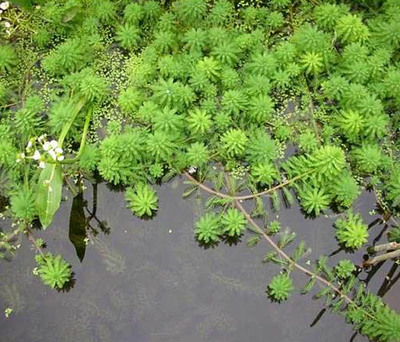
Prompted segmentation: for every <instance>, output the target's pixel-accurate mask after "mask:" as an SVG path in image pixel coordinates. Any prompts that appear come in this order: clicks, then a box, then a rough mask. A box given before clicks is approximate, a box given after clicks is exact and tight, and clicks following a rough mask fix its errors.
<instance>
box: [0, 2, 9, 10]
mask: <svg viewBox="0 0 400 342" xmlns="http://www.w3.org/2000/svg"><path fill="white" fill-rule="evenodd" d="M9 7H10V3H9V2H8V1H4V2H2V3H1V4H0V8H1V9H2V10H3V11H5V10H6V9H8V8H9Z"/></svg>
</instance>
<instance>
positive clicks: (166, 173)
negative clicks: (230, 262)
mask: <svg viewBox="0 0 400 342" xmlns="http://www.w3.org/2000/svg"><path fill="white" fill-rule="evenodd" d="M11 7H12V10H10V11H8V12H7V15H9V16H10V20H9V22H10V24H11V25H12V26H13V27H12V28H11V29H10V30H7V28H6V29H5V30H0V37H1V39H2V44H1V46H0V74H1V75H0V115H1V123H0V136H1V137H2V139H1V141H0V168H1V173H0V195H1V199H2V202H3V198H4V203H6V204H5V205H4V208H2V213H1V215H2V216H4V217H5V218H6V219H9V220H11V221H12V222H13V227H12V229H8V230H7V229H5V230H4V232H3V231H2V232H1V233H0V247H1V249H2V250H1V253H2V254H1V256H3V257H4V256H5V255H7V253H9V252H11V253H15V252H16V250H17V248H16V246H17V245H18V244H17V243H16V242H14V241H16V240H17V239H16V238H17V237H19V236H21V235H22V234H26V235H28V237H29V240H30V242H31V243H32V245H33V247H34V249H35V251H36V253H38V254H39V255H40V254H41V252H40V251H41V249H40V248H41V247H40V246H42V244H38V243H37V242H36V241H37V240H36V239H35V238H34V234H36V231H35V230H33V229H31V228H32V226H33V225H35V227H36V226H38V225H37V224H36V222H40V223H41V225H42V227H43V228H49V229H50V227H51V222H52V220H53V217H54V215H55V213H56V212H57V210H58V208H59V207H60V203H61V199H62V198H64V197H65V195H66V194H67V192H66V190H67V189H68V193H72V194H75V193H76V191H78V190H79V192H80V193H81V194H85V192H84V188H85V186H86V184H88V182H94V181H95V180H97V181H104V182H107V183H110V184H109V186H111V187H113V188H114V187H118V189H127V191H126V193H125V196H126V200H127V206H128V207H129V208H130V209H131V210H132V211H133V213H134V214H136V215H137V216H139V217H146V216H151V215H153V214H154V212H155V211H156V210H157V209H158V200H157V197H156V194H155V191H154V189H153V187H152V185H150V183H153V182H157V183H163V182H167V181H168V180H170V179H172V178H173V177H174V176H177V175H183V178H184V179H185V184H186V185H187V186H188V188H187V189H186V190H185V191H184V194H185V196H190V195H191V194H194V193H196V194H198V193H199V192H200V191H205V192H206V193H207V194H208V195H209V196H208V195H207V196H208V198H205V197H206V196H198V200H199V201H200V200H202V199H204V200H205V207H204V212H202V216H201V217H200V218H199V220H198V222H197V223H196V224H195V235H196V237H197V239H198V241H199V242H200V245H205V247H207V245H208V244H216V243H217V242H218V241H219V240H220V239H221V240H222V241H224V242H228V243H230V242H232V240H239V239H232V237H238V236H239V235H240V236H246V235H245V234H243V235H242V233H244V232H245V230H246V229H247V228H249V229H248V230H249V234H251V235H252V236H249V239H248V245H249V246H252V245H254V244H255V243H257V242H261V240H264V241H265V242H266V243H267V244H268V246H270V250H268V251H267V254H266V256H265V257H264V259H263V261H264V262H272V263H275V264H277V265H279V269H280V271H281V275H279V276H277V277H276V278H273V279H274V280H273V282H272V284H271V285H270V287H268V289H269V290H268V292H269V293H270V296H271V297H272V298H274V296H275V298H274V299H275V300H277V301H280V300H284V299H286V298H287V297H288V295H289V293H290V292H291V289H292V287H293V284H292V283H291V280H290V278H288V277H289V274H291V272H292V271H296V270H297V271H299V272H302V273H303V274H305V275H306V276H308V277H309V282H308V284H307V285H305V287H304V289H303V292H309V291H311V290H312V289H313V288H314V285H315V284H318V287H319V288H320V289H319V290H318V291H317V292H316V297H318V298H320V297H322V298H324V299H325V300H326V302H325V303H326V306H327V308H330V309H331V310H332V311H333V312H341V313H343V315H344V316H345V317H346V319H347V322H348V323H351V324H353V326H354V328H355V329H356V330H357V331H358V332H361V333H364V334H367V335H369V337H370V338H371V339H375V340H379V341H390V340H394V339H396V333H397V330H396V329H398V323H397V318H396V317H398V316H396V315H395V314H394V312H392V311H390V309H388V308H387V307H385V306H384V305H383V303H382V302H381V301H380V300H379V299H376V297H374V296H372V295H370V294H366V293H364V292H363V291H364V289H363V285H362V284H361V283H360V281H359V280H358V279H357V278H356V277H355V274H353V273H354V272H353V271H352V270H353V268H352V267H351V265H350V264H349V262H348V261H346V260H345V261H343V262H340V261H338V264H337V265H336V266H335V267H330V266H329V263H328V262H327V260H326V258H323V257H320V258H319V259H318V261H317V262H316V263H315V264H312V265H309V264H310V263H312V262H311V261H310V262H307V263H303V259H302V258H304V257H305V256H306V255H307V253H308V248H307V246H306V244H305V242H303V241H300V242H297V241H296V240H295V238H296V234H295V232H294V231H291V230H289V228H286V229H284V230H283V229H281V224H280V222H279V221H278V219H272V221H271V218H272V214H271V211H273V210H278V209H279V208H280V203H281V202H284V203H285V204H286V205H290V204H291V203H293V202H294V201H295V199H298V200H299V202H300V205H301V207H302V208H303V209H304V211H305V212H306V213H308V214H310V215H313V216H319V215H321V214H322V213H323V212H324V211H326V210H327V209H328V208H332V209H333V210H335V211H338V214H339V215H343V217H342V216H341V218H340V219H339V220H338V221H337V223H336V224H335V226H336V236H337V239H338V241H339V243H340V244H342V245H343V247H345V248H348V249H356V248H362V247H363V245H365V243H366V238H367V235H368V231H367V228H366V224H364V223H363V221H362V219H361V216H360V215H359V214H358V213H357V212H356V211H354V212H350V213H347V214H343V213H342V211H343V210H346V209H348V208H351V207H352V206H353V204H354V202H355V200H356V199H357V197H358V196H359V194H360V193H361V191H363V190H365V189H367V190H369V191H373V192H374V193H375V195H376V198H377V200H378V205H379V207H380V209H382V212H383V213H384V214H383V220H384V222H387V220H388V219H390V220H396V219H397V216H398V214H399V203H400V202H399V201H400V200H399V198H400V178H399V171H398V162H399V154H398V151H397V150H398V147H399V141H398V140H399V134H398V130H399V120H398V117H397V115H396V113H397V112H398V110H399V108H400V100H399V99H400V71H399V67H398V65H399V54H398V53H396V51H397V50H398V44H399V42H400V35H399V34H398V33H399V30H398V28H399V24H398V22H399V18H398V16H399V13H400V12H399V10H398V5H397V4H396V3H395V1H386V2H379V1H377V2H374V4H366V3H365V2H364V3H362V4H361V3H360V4H357V6H355V5H354V4H351V6H350V4H349V2H344V1H336V2H329V3H322V2H319V3H316V2H307V1H300V2H296V3H295V4H294V3H291V2H290V1H287V0H271V1H250V0H243V1H228V0H218V1H205V0H177V1H172V2H171V1H167V2H165V1H138V2H135V3H130V2H129V1H118V2H115V1H110V0H101V1H97V2H96V1H92V0H87V1H85V2H84V3H82V4H81V3H80V2H79V1H78V2H76V1H68V2H63V1H59V0H56V1H51V2H45V1H40V7H39V8H36V7H35V9H34V10H33V9H32V10H30V9H24V8H20V7H18V8H17V7H13V5H11ZM53 145H54V146H53ZM189 171H190V172H189ZM83 184H85V186H84V185H83ZM270 204H271V205H272V207H271V205H270ZM248 208H249V210H251V211H248ZM354 210H355V209H354ZM274 217H276V218H278V217H279V216H278V215H276V216H275V215H274ZM37 219H38V220H37ZM92 219H93V217H92ZM5 222H9V221H8V220H6V221H5ZM99 226H100V227H102V228H104V224H103V223H99ZM295 228H296V227H293V229H294V230H295ZM104 230H105V231H106V229H104ZM397 230H398V229H397V228H395V227H392V228H391V229H390V230H389V234H388V239H389V240H392V241H397V239H398V233H397ZM86 233H88V234H91V233H92V231H91V230H88V231H87V232H86ZM43 236H46V234H45V233H44V234H43ZM385 237H386V236H385V235H381V237H380V238H385ZM246 238H247V236H246ZM238 242H239V241H238ZM39 245H40V246H39ZM94 245H95V246H96V248H98V249H99V252H100V254H101V255H102V256H103V259H104V260H105V261H104V262H105V264H106V268H107V269H108V270H110V272H113V273H116V274H117V273H121V272H124V270H126V269H127V268H126V264H125V260H124V257H123V256H122V255H120V254H118V253H117V252H116V251H114V250H112V249H111V248H106V247H104V246H102V247H99V246H100V245H101V243H96V242H95V243H94ZM289 245H292V246H293V245H295V246H293V248H291V249H286V247H287V246H289ZM3 251H4V252H3ZM379 257H381V255H379ZM386 257H387V256H386ZM371 260H376V259H375V258H372V259H371ZM364 266H367V264H365V265H364ZM172 283H174V282H172V281H171V284H172ZM137 292H138V293H139V291H137ZM360 293H361V294H360ZM215 317H219V316H218V314H216V315H215ZM360 317H363V319H362V320H361V319H360ZM212 324H213V322H211V320H210V319H208V320H207V321H206V322H205V323H204V326H206V327H205V328H202V329H203V330H204V331H206V333H205V334H207V332H208V331H209V329H210V328H209V327H212V326H213V325H212ZM207 327H208V328H207ZM199 329H200V328H199ZM207 329H208V330H207ZM203 330H202V331H203Z"/></svg>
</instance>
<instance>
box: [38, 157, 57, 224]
mask: <svg viewBox="0 0 400 342" xmlns="http://www.w3.org/2000/svg"><path fill="white" fill-rule="evenodd" d="M62 185H63V177H62V170H61V166H60V165H57V164H46V166H45V168H44V169H43V170H42V172H41V173H40V176H39V180H38V183H37V187H36V200H35V205H36V209H37V211H38V214H39V219H40V223H41V224H42V226H43V228H44V229H46V228H47V227H48V226H49V225H50V224H51V222H52V221H53V217H54V214H55V213H56V211H57V210H58V208H59V207H60V203H61V193H62Z"/></svg>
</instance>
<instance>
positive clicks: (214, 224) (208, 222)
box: [194, 213, 222, 243]
mask: <svg viewBox="0 0 400 342" xmlns="http://www.w3.org/2000/svg"><path fill="white" fill-rule="evenodd" d="M195 226H196V229H195V231H194V232H195V234H196V237H197V240H199V241H201V242H205V243H215V242H218V240H219V237H220V235H221V233H222V230H221V226H220V218H219V217H218V216H217V215H216V214H213V213H207V214H205V215H204V216H202V217H200V219H199V220H198V221H197V222H196V224H195Z"/></svg>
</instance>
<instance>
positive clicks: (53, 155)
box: [17, 135, 65, 169]
mask: <svg viewBox="0 0 400 342" xmlns="http://www.w3.org/2000/svg"><path fill="white" fill-rule="evenodd" d="M64 158H65V157H64V151H63V149H62V148H61V147H60V146H59V144H58V142H57V141H56V140H51V141H47V140H46V135H41V136H40V137H39V138H36V137H35V138H31V139H30V140H29V142H28V144H27V145H26V148H25V152H22V153H19V154H18V155H17V163H20V162H22V160H24V159H32V160H35V161H36V162H38V163H39V167H40V168H41V169H44V168H45V166H46V160H49V159H50V160H53V161H63V160H64Z"/></svg>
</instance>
